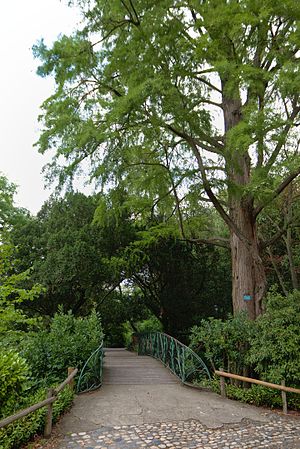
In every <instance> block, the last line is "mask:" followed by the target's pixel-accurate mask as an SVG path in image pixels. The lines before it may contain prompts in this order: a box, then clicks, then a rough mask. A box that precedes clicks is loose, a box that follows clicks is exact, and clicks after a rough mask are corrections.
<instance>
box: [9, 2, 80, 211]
mask: <svg viewBox="0 0 300 449" xmlns="http://www.w3.org/2000/svg"><path fill="white" fill-rule="evenodd" d="M79 21H80V17H79V14H76V11H75V10H74V8H68V7H67V0H61V1H60V0H26V1H24V0H9V1H2V2H1V6H0V61H1V70H0V102H1V107H0V139H1V140H0V157H1V158H0V161H1V162H0V172H2V173H4V174H5V175H6V176H7V177H8V179H9V180H10V181H13V182H14V183H16V184H17V185H18V186H19V188H18V192H19V193H18V195H17V197H16V204H17V205H18V206H22V207H25V208H27V209H29V210H30V211H31V212H32V213H34V214H35V213H36V212H37V211H38V210H39V209H40V207H41V205H42V203H43V202H44V201H45V200H46V199H47V197H48V196H49V195H50V193H51V192H50V191H49V190H47V191H45V190H44V188H43V187H44V181H43V175H42V174H41V170H42V167H43V165H44V164H45V163H46V162H47V159H48V157H47V156H42V155H40V154H39V153H38V152H37V149H36V148H33V143H34V142H36V141H37V139H38V122H37V117H38V115H39V106H40V105H41V103H42V102H43V100H45V99H46V98H47V97H48V96H49V95H50V94H51V93H52V92H53V87H54V83H53V81H52V80H51V79H42V78H39V77H38V76H37V75H36V73H35V71H36V67H37V65H38V61H36V60H34V58H33V56H32V51H31V47H32V45H33V44H35V43H36V41H37V40H39V39H40V38H42V37H43V38H44V39H45V41H46V43H47V44H50V43H51V42H52V41H53V40H55V39H56V37H57V36H58V35H59V34H60V33H62V34H64V33H65V34H69V33H70V32H71V31H72V30H73V29H74V28H75V27H76V24H77V23H79Z"/></svg>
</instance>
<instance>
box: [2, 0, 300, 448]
mask: <svg viewBox="0 0 300 449" xmlns="http://www.w3.org/2000/svg"><path fill="white" fill-rule="evenodd" d="M69 4H70V6H77V7H78V8H79V9H80V10H81V11H82V14H83V22H82V28H81V29H80V30H78V31H77V32H75V33H74V34H73V35H72V36H60V37H59V38H58V39H57V41H56V42H54V43H53V45H52V46H51V47H50V48H48V47H47V46H46V44H45V43H44V42H43V41H41V42H40V43H38V44H37V45H35V46H34V53H35V55H36V56H37V57H38V58H39V59H40V61H41V65H40V67H39V69H38V73H39V74H40V75H41V76H51V75H52V76H54V77H55V82H56V90H55V92H54V94H53V95H52V96H51V97H50V98H48V99H47V100H46V101H45V102H44V104H43V106H42V115H41V117H40V120H41V122H42V124H43V131H42V132H41V135H40V138H39V141H38V143H37V145H38V148H39V151H40V152H42V153H43V152H45V151H48V150H49V149H50V150H51V149H52V150H54V151H53V154H54V157H53V161H52V163H50V164H49V165H48V171H47V179H48V181H49V182H50V183H52V182H53V180H54V179H55V178H56V179H58V184H59V186H60V187H61V188H62V187H67V188H66V193H65V195H64V196H59V195H53V196H52V197H51V198H50V199H49V200H48V201H47V202H46V203H45V204H44V205H43V206H42V208H41V210H40V211H39V212H38V214H37V215H36V216H35V217H33V216H31V215H30V214H29V212H28V211H26V210H24V209H22V208H17V207H15V205H14V194H15V192H16V186H15V185H14V184H12V183H10V182H9V180H8V179H7V178H6V177H5V176H4V175H0V347H1V350H0V418H1V417H4V416H7V415H9V414H12V413H14V412H15V411H16V410H18V409H20V408H22V407H26V406H28V405H30V404H32V403H34V402H37V401H38V400H40V399H42V398H44V397H45V392H46V390H45V389H46V387H49V386H50V385H54V384H57V383H59V382H60V381H62V380H63V379H64V378H65V376H66V369H67V367H68V366H76V367H78V368H81V367H82V366H83V364H84V362H85V361H86V360H87V358H88V357H89V355H90V354H91V353H92V352H93V351H94V350H95V349H96V348H97V347H98V346H99V344H100V343H101V341H102V340H103V338H105V344H106V345H109V346H123V345H125V344H126V345H128V346H130V345H131V341H132V334H133V333H135V332H142V331H145V330H162V331H164V332H167V333H170V334H171V335H173V336H175V337H177V338H179V339H180V340H181V341H183V342H188V341H190V344H191V347H192V348H193V349H194V350H195V351H196V352H199V353H200V354H201V356H203V357H204V358H205V359H206V361H207V363H208V364H209V365H210V367H211V369H212V371H213V370H214V369H217V368H224V369H225V370H228V371H230V372H234V373H238V374H244V375H251V376H256V377H259V378H260V379H264V380H267V381H271V382H275V383H280V382H281V380H282V379H285V381H286V382H287V384H289V385H294V386H297V387H299V371H300V356H299V344H300V324H299V323H300V293H299V285H300V283H299V282H300V281H299V273H300V234H299V223H300V209H299V201H297V200H298V199H299V181H298V179H297V177H298V175H299V173H300V168H299V167H300V159H299V132H298V130H297V127H298V126H299V113H300V104H299V98H300V97H299V89H298V87H299V48H300V40H299V36H300V35H299V30H298V28H297V20H299V18H300V4H299V3H297V2H295V1H286V2H283V3H282V2H281V3H278V2H277V1H276V0H268V1H267V2H261V1H257V0H240V1H238V2H237V1H235V0H228V1H225V2H224V1H223V0H207V1H203V2H199V1H198V0H182V1H178V0H155V1H144V0H134V1H130V2H127V1H120V0H111V1H110V2H107V1H106V0H98V1H96V2H90V1H88V0H80V1H79V0H78V1H76V0H74V1H70V2H69ZM86 167H89V173H88V174H87V173H86V170H85V169H86ZM82 168H84V171H85V175H87V176H88V177H89V179H90V181H91V180H93V181H95V184H96V185H97V188H98V193H95V194H92V195H90V196H85V195H84V194H82V193H78V192H77V193H76V192H74V191H72V183H73V180H74V179H75V175H76V174H77V173H78V171H80V170H81V169H82ZM61 192H62V190H61V191H60V193H61ZM270 287H271V288H270ZM267 290H269V294H268V295H266V292H267ZM231 313H233V315H229V314H231ZM240 387H241V386H240V385H237V384H236V383H234V382H231V383H229V382H228V383H227V387H226V388H227V394H228V395H229V396H230V397H233V398H238V399H240V400H243V401H246V402H250V403H255V404H257V405H262V404H267V405H271V406H277V405H278V404H280V397H279V395H278V393H276V392H275V393H274V392H272V391H270V390H266V389H264V388H260V387H252V388H240ZM212 388H213V389H216V388H217V387H216V382H215V381H213V382H212ZM292 400H293V401H294V399H293V398H292ZM71 401H72V393H71V392H70V391H68V390H66V391H65V392H63V393H62V395H61V396H60V399H59V401H58V402H57V403H56V404H55V411H54V415H55V417H57V416H58V415H59V413H60V412H61V411H62V410H63V409H64V408H65V407H66V406H68V405H69V404H70V402H71ZM293 404H294V406H295V407H299V404H297V401H296V400H295V401H294V402H293ZM44 413H45V411H44V410H41V411H38V412H36V413H35V414H34V415H30V416H29V417H27V418H24V419H23V420H22V421H20V423H19V424H18V425H17V426H8V427H7V428H6V429H4V430H1V431H0V445H1V447H3V448H4V449H10V448H15V447H19V446H20V444H22V443H23V442H25V441H27V440H28V438H30V437H31V436H32V435H33V434H34V433H36V432H37V431H40V430H41V428H42V426H43V422H44Z"/></svg>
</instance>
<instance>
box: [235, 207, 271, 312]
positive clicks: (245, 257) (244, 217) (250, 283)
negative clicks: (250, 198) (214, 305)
mask: <svg viewBox="0 0 300 449" xmlns="http://www.w3.org/2000/svg"><path fill="white" fill-rule="evenodd" d="M232 202H233V203H234V207H233V209H232V214H233V215H234V217H232V218H233V219H234V221H235V223H236V224H237V226H238V227H239V228H240V229H242V230H243V234H244V235H245V237H246V238H247V241H242V240H241V239H239V237H237V235H236V234H235V233H234V232H233V231H231V239H230V243H231V258H232V303H233V312H234V314H236V313H238V312H240V311H242V310H245V311H247V313H248V316H249V318H250V319H255V318H256V317H257V316H259V315H260V314H261V313H262V299H263V296H264V294H265V291H266V276H265V271H264V267H263V263H262V260H261V257H260V254H259V248H258V240H257V233H256V224H255V221H254V220H253V209H252V208H251V207H250V208H249V205H246V206H245V204H243V201H239V200H235V201H232ZM249 209H250V210H249Z"/></svg>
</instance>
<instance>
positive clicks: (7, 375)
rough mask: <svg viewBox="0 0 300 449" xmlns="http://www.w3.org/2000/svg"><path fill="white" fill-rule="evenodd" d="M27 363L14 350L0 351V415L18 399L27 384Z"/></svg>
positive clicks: (3, 414)
mask: <svg viewBox="0 0 300 449" xmlns="http://www.w3.org/2000/svg"><path fill="white" fill-rule="evenodd" d="M28 371H29V369H28V365H27V363H26V361H25V360H24V359H23V358H22V357H21V356H20V355H19V354H18V353H17V352H15V351H12V350H6V351H3V350H2V351H1V352H0V417H1V416H5V414H6V411H7V410H8V409H10V408H11V406H12V405H13V404H15V403H16V402H18V401H19V399H20V397H21V395H22V393H23V392H24V391H25V389H26V387H27V384H28V382H27V381H28Z"/></svg>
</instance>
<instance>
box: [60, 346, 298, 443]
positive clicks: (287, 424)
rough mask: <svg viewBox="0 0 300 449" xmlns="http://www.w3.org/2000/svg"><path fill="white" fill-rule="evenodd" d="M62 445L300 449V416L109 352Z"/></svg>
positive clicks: (68, 418) (67, 419) (71, 416)
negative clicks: (199, 386) (193, 384)
mask: <svg viewBox="0 0 300 449" xmlns="http://www.w3.org/2000/svg"><path fill="white" fill-rule="evenodd" d="M58 432H59V433H60V434H61V438H60V440H59V442H58V445H57V449H79V448H83V449H142V448H150V449H154V448H160V449H163V448H168V449H202V448H206V449H231V448H234V449H239V448H247V449H250V448H251V449H262V448H268V449H289V448H293V449H296V448H297V449H300V420H299V419H297V418H293V417H284V416H283V415H281V414H278V413H270V412H269V411H267V410H265V409H260V408H256V407H252V406H249V405H246V404H241V403H239V402H236V401H231V400H228V399H222V398H221V397H220V396H218V395H216V394H214V393H210V392H207V391H201V390H196V389H192V388H189V387H186V386H183V385H181V383H180V382H179V381H178V379H177V378H176V377H175V376H173V375H172V374H171V373H170V372H169V371H168V370H167V369H166V368H164V367H163V365H162V364H161V363H160V362H159V361H157V360H155V359H153V358H151V357H147V356H137V355H136V354H134V353H131V352H128V351H126V350H124V349H113V350H106V355H105V364H104V377H103V386H102V387H101V389H100V390H98V391H94V392H91V393H85V394H82V395H79V396H77V397H76V399H75V403H74V406H73V407H72V409H71V411H70V412H69V413H68V414H66V415H65V416H64V417H63V419H62V420H61V422H60V424H59V426H58Z"/></svg>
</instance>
